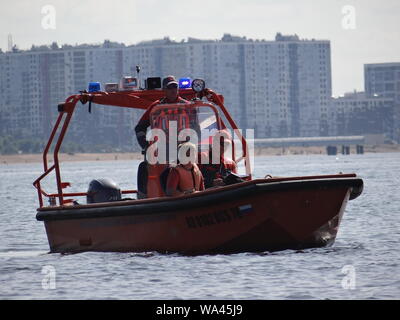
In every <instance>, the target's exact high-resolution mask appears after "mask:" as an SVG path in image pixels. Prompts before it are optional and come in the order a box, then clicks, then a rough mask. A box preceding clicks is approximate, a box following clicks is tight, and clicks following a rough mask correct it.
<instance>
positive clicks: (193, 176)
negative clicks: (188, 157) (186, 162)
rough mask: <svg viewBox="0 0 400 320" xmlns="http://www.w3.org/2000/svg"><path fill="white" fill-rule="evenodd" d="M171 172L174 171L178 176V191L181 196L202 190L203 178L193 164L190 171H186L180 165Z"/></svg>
mask: <svg viewBox="0 0 400 320" xmlns="http://www.w3.org/2000/svg"><path fill="white" fill-rule="evenodd" d="M172 170H176V171H177V172H178V175H179V183H178V189H179V191H180V192H182V193H183V194H186V193H192V192H194V191H200V190H203V189H204V185H203V176H202V174H201V171H200V169H199V167H198V166H197V165H196V164H193V167H192V168H191V169H186V168H185V167H183V166H182V165H178V166H176V167H175V168H173V169H172Z"/></svg>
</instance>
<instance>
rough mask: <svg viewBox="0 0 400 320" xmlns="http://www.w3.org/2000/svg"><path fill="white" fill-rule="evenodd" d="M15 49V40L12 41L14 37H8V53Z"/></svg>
mask: <svg viewBox="0 0 400 320" xmlns="http://www.w3.org/2000/svg"><path fill="white" fill-rule="evenodd" d="M12 49H13V40H12V35H11V34H9V35H8V51H9V52H11V51H12Z"/></svg>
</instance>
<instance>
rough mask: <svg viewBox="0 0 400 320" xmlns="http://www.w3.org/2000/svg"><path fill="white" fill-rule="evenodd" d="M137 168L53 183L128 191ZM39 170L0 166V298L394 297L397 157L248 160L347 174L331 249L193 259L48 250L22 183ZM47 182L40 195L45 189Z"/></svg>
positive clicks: (275, 169) (76, 171)
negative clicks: (346, 198)
mask: <svg viewBox="0 0 400 320" xmlns="http://www.w3.org/2000/svg"><path fill="white" fill-rule="evenodd" d="M137 164H138V162H135V161H117V162H99V161H97V162H82V163H65V164H63V177H64V178H63V180H64V181H70V182H71V183H72V185H73V187H72V188H71V189H70V190H71V191H82V190H86V189H87V186H88V184H89V182H90V180H91V179H92V178H101V177H107V178H112V179H113V180H115V181H117V182H118V183H119V184H120V186H121V187H123V188H134V187H135V171H136V167H137ZM41 170H42V167H41V164H15V165H5V164H2V165H0V200H1V208H0V240H1V241H0V299H399V298H400V265H399V260H400V259H399V258H400V254H399V240H400V202H399V200H400V183H399V178H400V175H399V173H400V153H397V154H396V153H393V154H365V155H350V156H341V155H340V156H338V157H331V156H326V155H321V156H319V155H312V156H311V155H310V156H303V155H296V156H295V155H293V156H276V157H258V158H257V159H256V165H255V175H256V176H258V177H262V176H264V175H265V174H267V173H269V174H272V175H278V176H293V175H313V174H331V173H338V172H346V173H348V172H355V173H357V174H358V175H360V176H361V177H362V178H363V179H364V183H365V188H364V193H363V194H362V195H361V196H360V197H359V198H357V199H356V200H353V201H350V202H349V204H348V206H347V209H346V211H345V215H344V218H343V220H342V224H341V227H340V230H339V234H338V237H337V240H336V242H335V244H334V246H333V247H329V248H318V249H307V250H302V251H293V250H286V251H281V252H274V253H268V252H264V253H260V254H251V253H241V254H233V255H213V256H209V255H205V256H197V257H186V256H180V255H162V254H158V253H147V254H135V253H91V252H88V253H80V254H74V255H60V254H49V253H48V250H49V248H48V243H47V238H46V234H45V230H44V226H43V223H42V222H38V221H36V219H35V214H36V207H37V197H36V191H35V189H34V188H33V187H32V182H33V180H34V179H35V178H36V177H38V176H39V175H40V173H41ZM51 178H52V177H51ZM51 182H52V180H51V179H49V181H48V183H47V184H46V187H47V191H55V190H53V189H52V184H51ZM53 271H54V272H53ZM48 272H51V273H48ZM48 280H50V281H48ZM53 280H54V281H53ZM54 287H55V288H54ZM52 288H54V289H52Z"/></svg>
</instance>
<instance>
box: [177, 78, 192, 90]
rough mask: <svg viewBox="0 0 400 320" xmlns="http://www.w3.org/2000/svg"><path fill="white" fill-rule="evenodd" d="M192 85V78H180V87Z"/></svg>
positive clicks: (185, 87)
mask: <svg viewBox="0 0 400 320" xmlns="http://www.w3.org/2000/svg"><path fill="white" fill-rule="evenodd" d="M191 85H192V81H191V80H190V78H180V79H179V89H188V88H190V86H191Z"/></svg>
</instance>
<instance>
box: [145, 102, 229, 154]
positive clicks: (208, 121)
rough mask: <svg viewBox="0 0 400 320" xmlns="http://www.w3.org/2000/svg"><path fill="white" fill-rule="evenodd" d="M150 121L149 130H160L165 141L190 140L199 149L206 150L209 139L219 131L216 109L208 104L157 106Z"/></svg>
mask: <svg viewBox="0 0 400 320" xmlns="http://www.w3.org/2000/svg"><path fill="white" fill-rule="evenodd" d="M150 119H151V123H150V124H151V128H152V129H160V130H162V131H163V132H164V134H165V138H166V139H167V141H170V137H171V138H172V139H173V138H174V137H175V136H176V139H177V140H178V141H179V142H180V141H187V140H188V139H189V138H190V141H191V142H193V143H195V144H198V145H199V146H200V148H201V149H206V148H208V144H209V143H210V137H211V136H213V135H215V132H217V131H218V130H220V129H221V121H220V118H219V115H218V113H217V109H216V107H215V106H213V105H211V104H208V103H207V104H204V103H193V104H163V105H158V106H155V107H154V108H153V110H152V112H151V114H150ZM158 132H159V131H158ZM188 137H189V138H188Z"/></svg>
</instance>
